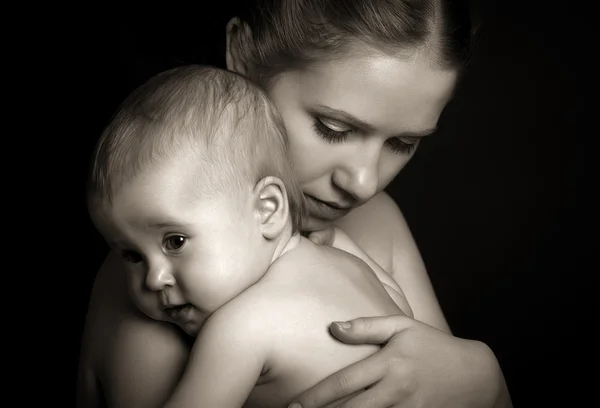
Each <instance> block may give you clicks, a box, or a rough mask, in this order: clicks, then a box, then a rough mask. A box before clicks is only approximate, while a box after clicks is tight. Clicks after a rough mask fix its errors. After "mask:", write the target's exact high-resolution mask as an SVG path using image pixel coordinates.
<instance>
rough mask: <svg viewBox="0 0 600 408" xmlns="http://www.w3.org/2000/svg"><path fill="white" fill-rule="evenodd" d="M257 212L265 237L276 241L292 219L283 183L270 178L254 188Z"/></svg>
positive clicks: (277, 179) (262, 180) (266, 178)
mask: <svg viewBox="0 0 600 408" xmlns="http://www.w3.org/2000/svg"><path fill="white" fill-rule="evenodd" d="M254 196H255V211H256V216H257V220H258V222H259V228H260V230H261V232H262V235H263V237H265V238H266V239H275V238H277V237H278V236H279V235H281V233H283V231H284V229H285V227H286V226H287V224H288V221H289V219H290V210H289V205H288V198H287V193H286V190H285V185H284V184H283V181H281V179H279V178H277V177H272V176H268V177H265V178H263V179H261V180H260V181H259V182H258V183H257V184H256V186H255V187H254Z"/></svg>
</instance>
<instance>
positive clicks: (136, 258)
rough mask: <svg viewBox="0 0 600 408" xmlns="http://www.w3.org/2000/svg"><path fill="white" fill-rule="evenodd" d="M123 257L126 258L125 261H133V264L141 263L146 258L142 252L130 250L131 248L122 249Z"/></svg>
mask: <svg viewBox="0 0 600 408" xmlns="http://www.w3.org/2000/svg"><path fill="white" fill-rule="evenodd" d="M121 257H122V258H123V259H124V260H125V262H129V263H133V264H136V263H140V262H142V261H143V260H144V259H143V258H142V256H141V255H140V254H138V253H137V252H135V251H130V250H125V251H122V252H121Z"/></svg>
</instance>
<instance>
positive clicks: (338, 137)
mask: <svg viewBox="0 0 600 408" xmlns="http://www.w3.org/2000/svg"><path fill="white" fill-rule="evenodd" d="M313 128H314V129H315V132H317V134H319V135H320V136H321V137H322V138H323V139H325V140H326V141H327V142H329V143H341V142H344V141H345V140H346V139H348V134H349V133H351V132H352V130H345V131H343V132H339V131H337V130H333V129H331V128H330V127H329V126H327V125H325V124H324V123H323V122H321V121H320V120H319V119H315V123H314V125H313Z"/></svg>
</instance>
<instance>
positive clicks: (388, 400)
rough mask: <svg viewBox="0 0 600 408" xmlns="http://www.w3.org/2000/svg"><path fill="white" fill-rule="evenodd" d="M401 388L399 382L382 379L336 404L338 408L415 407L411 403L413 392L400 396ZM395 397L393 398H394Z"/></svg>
mask: <svg viewBox="0 0 600 408" xmlns="http://www.w3.org/2000/svg"><path fill="white" fill-rule="evenodd" d="M398 394H399V390H398V386H397V384H393V383H391V382H390V381H387V382H386V380H385V379H382V380H381V381H380V382H378V383H377V384H375V385H374V386H373V387H371V388H369V389H368V390H365V391H364V392H362V393H360V394H357V395H356V396H355V397H354V398H350V399H348V400H347V401H344V402H343V403H341V404H339V405H336V406H335V407H336V408H390V407H402V408H415V405H413V404H412V403H411V400H410V397H411V395H412V393H411V392H407V393H405V394H404V395H401V396H398ZM392 397H393V399H392Z"/></svg>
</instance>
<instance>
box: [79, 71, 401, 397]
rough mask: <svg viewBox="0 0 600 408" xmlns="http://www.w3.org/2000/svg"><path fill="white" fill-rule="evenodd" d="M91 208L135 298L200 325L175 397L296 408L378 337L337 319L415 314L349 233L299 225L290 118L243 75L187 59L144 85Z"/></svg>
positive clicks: (190, 329)
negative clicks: (355, 338) (351, 336)
mask: <svg viewBox="0 0 600 408" xmlns="http://www.w3.org/2000/svg"><path fill="white" fill-rule="evenodd" d="M88 205H89V211H90V215H91V218H92V220H93V222H94V224H95V226H96V227H97V228H98V230H99V231H100V233H101V234H102V235H103V237H104V238H105V239H106V241H107V242H108V243H109V244H110V246H111V248H113V249H114V250H117V251H118V252H119V253H120V254H121V256H122V259H123V262H124V263H125V264H126V270H127V281H128V289H129V294H130V296H131V298H132V300H133V302H134V304H135V305H136V306H137V307H138V308H139V310H140V311H142V312H143V313H144V314H146V315H147V316H149V317H150V318H152V319H156V320H160V321H165V322H171V323H174V324H176V325H177V326H179V327H180V328H181V329H183V330H184V331H185V332H186V333H187V334H189V335H190V336H193V337H196V340H195V342H194V346H193V348H192V352H191V355H190V359H189V361H188V365H187V368H186V370H185V373H184V375H183V377H182V379H181V381H180V382H179V384H178V385H177V387H176V388H175V391H174V393H173V395H172V396H171V398H170V399H169V401H168V402H167V406H168V407H210V408H228V407H242V406H243V407H262V408H269V407H278V408H279V407H287V404H289V402H290V401H292V399H293V398H294V397H295V396H297V395H298V394H299V393H301V392H302V391H304V390H306V389H307V388H309V387H311V386H313V385H314V384H316V383H317V382H319V381H320V380H322V379H323V378H325V377H327V376H329V375H330V374H332V373H334V372H336V371H338V370H340V369H341V368H344V367H346V366H348V365H350V364H352V363H354V362H357V361H359V360H362V359H364V358H366V357H367V356H368V355H371V354H372V353H374V352H375V351H376V350H377V349H378V346H375V345H347V344H343V343H341V342H339V341H337V340H335V339H334V338H332V336H331V334H330V333H329V330H328V327H329V325H330V322H331V321H343V320H350V319H353V318H356V317H359V316H383V315H391V314H403V313H404V312H406V313H410V308H409V307H408V304H407V303H406V300H405V298H404V296H403V294H402V291H401V290H400V288H399V287H398V285H397V284H396V283H395V281H394V280H393V279H392V278H391V277H390V276H389V275H387V274H386V273H385V272H383V271H381V270H380V269H378V267H377V265H376V264H374V263H372V262H370V260H369V259H368V257H366V255H364V254H363V253H362V252H361V251H360V250H359V249H358V248H356V246H355V245H353V243H352V242H351V241H350V239H349V238H348V237H347V236H345V235H344V234H343V232H342V231H340V230H338V231H337V232H336V238H335V240H336V244H335V246H336V247H337V248H334V247H330V246H325V245H316V244H314V243H313V242H311V241H310V240H308V239H306V238H304V237H303V236H302V235H301V234H300V233H299V232H300V230H301V228H302V221H303V214H304V197H303V195H302V191H301V189H300V186H299V185H298V183H297V181H296V180H295V176H294V171H293V169H292V168H291V165H290V163H289V161H288V159H287V157H286V138H285V130H284V127H283V124H282V122H281V119H280V118H279V116H278V114H277V112H276V111H275V108H274V106H273V105H272V103H271V102H270V101H269V99H268V97H267V96H266V95H265V93H264V92H263V91H262V90H261V89H260V88H258V87H257V86H255V85H254V84H252V83H251V82H249V81H248V80H246V79H245V78H243V77H241V76H239V75H237V74H234V73H232V72H229V71H225V70H220V69H217V68H210V67H204V66H185V67H179V68H176V69H173V70H169V71H166V72H164V73H162V74H159V75H157V76H155V77H153V78H151V79H150V80H149V81H147V82H146V83H145V84H143V85H142V86H141V87H139V88H138V89H137V90H135V91H134V92H133V93H132V94H131V95H130V96H129V97H128V98H127V99H126V100H125V102H124V103H123V104H122V106H121V107H120V108H119V110H118V112H117V113H116V115H115V116H114V118H113V120H112V121H111V123H110V124H109V125H108V127H107V128H106V130H105V131H104V133H103V134H102V136H101V138H100V140H99V142H98V144H97V147H96V149H95V152H94V155H93V158H92V166H91V173H90V179H89V189H88ZM339 248H344V249H346V250H347V251H351V252H353V253H355V254H357V255H358V256H360V257H361V258H363V259H362V260H361V259H360V258H359V257H357V256H355V255H351V254H350V253H348V252H346V251H344V250H341V249H339ZM367 262H368V263H369V264H368V265H367ZM403 310H404V312H403ZM290 350H291V351H290Z"/></svg>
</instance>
